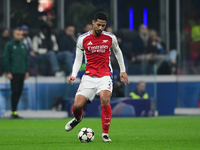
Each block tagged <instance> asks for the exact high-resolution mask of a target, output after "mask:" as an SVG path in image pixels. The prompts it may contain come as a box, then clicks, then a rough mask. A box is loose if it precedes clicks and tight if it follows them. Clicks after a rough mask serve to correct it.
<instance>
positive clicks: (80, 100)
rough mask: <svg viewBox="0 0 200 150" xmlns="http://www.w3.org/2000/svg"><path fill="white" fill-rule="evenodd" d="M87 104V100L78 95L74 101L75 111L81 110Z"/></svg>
mask: <svg viewBox="0 0 200 150" xmlns="http://www.w3.org/2000/svg"><path fill="white" fill-rule="evenodd" d="M86 103H87V98H86V97H85V96H83V95H76V96H75V99H74V109H75V110H80V109H82V108H83V107H84V106H85V104H86Z"/></svg>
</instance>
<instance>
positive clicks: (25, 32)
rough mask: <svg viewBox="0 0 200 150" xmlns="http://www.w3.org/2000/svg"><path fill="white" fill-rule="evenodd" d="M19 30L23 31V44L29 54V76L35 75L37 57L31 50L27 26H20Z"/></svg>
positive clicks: (31, 45)
mask: <svg viewBox="0 0 200 150" xmlns="http://www.w3.org/2000/svg"><path fill="white" fill-rule="evenodd" d="M20 29H21V30H22V31H23V42H24V44H25V45H26V48H27V49H28V53H29V64H30V66H29V72H30V75H36V62H37V55H36V54H35V52H34V50H33V44H32V40H31V38H30V36H29V27H28V26H27V25H22V26H21V27H20Z"/></svg>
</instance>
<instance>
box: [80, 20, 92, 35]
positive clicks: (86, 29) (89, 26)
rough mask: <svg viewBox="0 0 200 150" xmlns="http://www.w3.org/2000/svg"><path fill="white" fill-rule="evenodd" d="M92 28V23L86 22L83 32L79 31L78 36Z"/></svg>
mask: <svg viewBox="0 0 200 150" xmlns="http://www.w3.org/2000/svg"><path fill="white" fill-rule="evenodd" d="M90 30H92V24H91V23H86V24H85V25H84V27H83V29H82V30H81V32H79V33H77V36H80V35H81V34H84V33H86V32H88V31H90Z"/></svg>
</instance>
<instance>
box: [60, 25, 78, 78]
mask: <svg viewBox="0 0 200 150" xmlns="http://www.w3.org/2000/svg"><path fill="white" fill-rule="evenodd" d="M58 45H59V52H58V55H57V57H58V61H59V62H60V63H61V64H64V65H65V74H66V75H69V74H70V73H71V72H72V65H73V60H74V59H73V58H74V55H73V54H74V50H75V47H76V36H75V27H74V26H72V25H70V26H67V27H66V28H65V35H63V36H62V37H61V38H60V40H59V41H58Z"/></svg>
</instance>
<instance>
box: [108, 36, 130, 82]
mask: <svg viewBox="0 0 200 150" xmlns="http://www.w3.org/2000/svg"><path fill="white" fill-rule="evenodd" d="M111 48H112V49H113V52H114V54H115V57H116V59H117V62H118V64H119V68H120V80H121V81H122V79H124V84H125V85H127V84H129V81H128V76H127V73H126V67H125V64H124V58H123V55H122V51H121V49H120V48H119V45H118V42H117V38H116V37H115V36H114V35H113V37H112V46H111Z"/></svg>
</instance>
